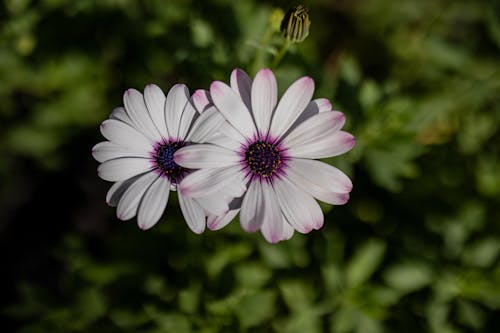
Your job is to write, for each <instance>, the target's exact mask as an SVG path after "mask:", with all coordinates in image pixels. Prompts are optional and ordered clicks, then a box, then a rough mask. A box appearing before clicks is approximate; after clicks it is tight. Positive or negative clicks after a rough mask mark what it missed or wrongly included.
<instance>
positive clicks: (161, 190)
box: [137, 177, 170, 230]
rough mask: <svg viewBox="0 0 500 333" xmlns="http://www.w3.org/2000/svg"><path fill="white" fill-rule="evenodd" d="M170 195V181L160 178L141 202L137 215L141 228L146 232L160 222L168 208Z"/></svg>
mask: <svg viewBox="0 0 500 333" xmlns="http://www.w3.org/2000/svg"><path fill="white" fill-rule="evenodd" d="M169 194H170V181H169V180H168V178H167V177H158V178H157V179H156V180H155V181H154V182H153V184H152V185H151V186H150V187H149V188H148V190H147V191H146V193H145V194H144V197H143V198H142V200H141V204H140V206H139V210H138V214H137V224H138V225H139V228H141V229H143V230H146V229H149V228H151V227H152V226H154V225H155V224H156V223H157V222H158V220H159V219H160V217H161V215H162V214H163V212H164V211H165V207H166V206H167V201H168V197H169Z"/></svg>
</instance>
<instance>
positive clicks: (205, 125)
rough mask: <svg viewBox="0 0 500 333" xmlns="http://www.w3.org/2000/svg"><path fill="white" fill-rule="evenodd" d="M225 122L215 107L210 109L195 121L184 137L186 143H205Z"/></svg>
mask: <svg viewBox="0 0 500 333" xmlns="http://www.w3.org/2000/svg"><path fill="white" fill-rule="evenodd" d="M225 122H226V119H225V118H224V116H223V115H222V114H221V113H220V112H219V111H218V110H217V109H216V108H215V107H210V108H208V109H207V110H206V111H204V112H203V113H202V114H200V116H199V117H198V118H197V119H196V120H195V122H194V124H193V127H192V128H191V130H190V131H189V134H188V135H187V137H186V141H190V142H197V143H203V142H206V140H208V139H209V138H211V137H212V136H213V135H214V134H215V133H216V132H217V130H219V129H220V127H221V126H222V124H224V123H225Z"/></svg>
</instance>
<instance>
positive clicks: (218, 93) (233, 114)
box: [210, 81, 255, 139]
mask: <svg viewBox="0 0 500 333" xmlns="http://www.w3.org/2000/svg"><path fill="white" fill-rule="evenodd" d="M210 95H211V96H212V100H213V101H214V104H215V106H216V107H217V109H218V110H219V111H220V112H221V113H222V114H223V115H224V117H225V118H226V120H227V121H228V122H229V123H231V125H233V126H234V128H236V129H237V130H238V131H239V132H240V133H241V134H242V135H243V136H244V137H245V138H248V139H250V138H252V137H253V136H254V134H255V126H254V124H253V120H252V117H251V115H250V112H249V111H248V109H247V107H246V106H245V104H244V103H243V101H242V99H241V98H240V96H239V95H237V94H236V93H235V92H234V91H233V90H232V89H231V88H230V87H229V86H228V85H227V84H225V83H223V82H220V81H215V82H212V84H211V85H210Z"/></svg>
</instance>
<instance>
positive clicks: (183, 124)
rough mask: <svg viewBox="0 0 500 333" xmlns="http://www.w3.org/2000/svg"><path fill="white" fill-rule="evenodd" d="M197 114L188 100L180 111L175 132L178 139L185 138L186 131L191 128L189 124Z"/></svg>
mask: <svg viewBox="0 0 500 333" xmlns="http://www.w3.org/2000/svg"><path fill="white" fill-rule="evenodd" d="M197 115H198V112H196V110H195V108H194V106H193V105H192V104H191V102H189V101H188V102H187V103H186V107H185V108H184V111H183V112H182V116H181V120H180V123H179V133H178V134H177V137H178V138H179V139H181V140H184V139H185V138H186V136H187V133H188V131H189V129H190V128H191V125H192V124H193V120H194V117H195V116H197Z"/></svg>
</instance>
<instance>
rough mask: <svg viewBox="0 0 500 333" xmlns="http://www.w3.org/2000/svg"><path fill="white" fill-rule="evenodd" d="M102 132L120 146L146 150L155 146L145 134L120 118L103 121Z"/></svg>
mask: <svg viewBox="0 0 500 333" xmlns="http://www.w3.org/2000/svg"><path fill="white" fill-rule="evenodd" d="M101 133H102V135H103V136H104V137H105V138H106V139H108V140H109V141H111V142H113V143H115V144H117V145H120V146H124V147H132V148H137V149H139V150H143V151H145V152H148V151H150V150H152V147H153V145H152V142H151V141H149V140H148V139H147V138H146V137H145V136H144V135H142V134H141V133H140V132H139V131H137V130H136V129H135V128H133V127H131V126H129V125H127V124H126V123H124V122H122V121H120V120H116V119H108V120H105V121H103V122H102V124H101Z"/></svg>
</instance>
